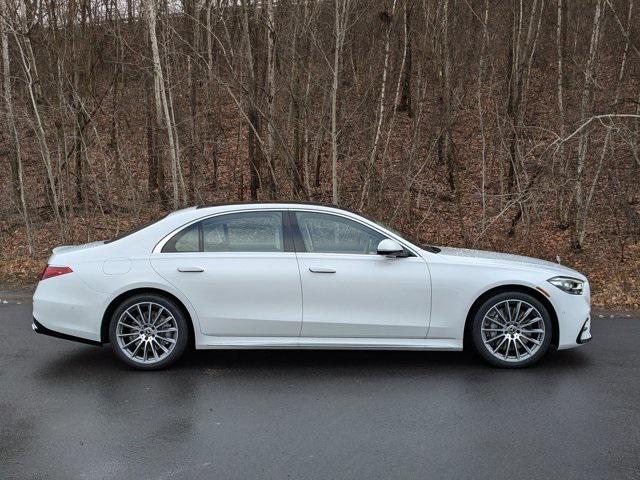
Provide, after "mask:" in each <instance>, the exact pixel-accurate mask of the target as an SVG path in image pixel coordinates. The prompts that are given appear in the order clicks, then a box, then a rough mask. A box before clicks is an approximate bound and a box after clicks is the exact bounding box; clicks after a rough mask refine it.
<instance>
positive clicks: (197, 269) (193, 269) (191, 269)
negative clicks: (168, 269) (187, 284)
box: [178, 267, 204, 273]
mask: <svg viewBox="0 0 640 480" xmlns="http://www.w3.org/2000/svg"><path fill="white" fill-rule="evenodd" d="M178 271H179V272H185V273H186V272H193V273H199V272H204V268H202V267H178Z"/></svg>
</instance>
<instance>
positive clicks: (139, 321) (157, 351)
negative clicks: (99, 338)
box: [109, 294, 189, 370]
mask: <svg viewBox="0 0 640 480" xmlns="http://www.w3.org/2000/svg"><path fill="white" fill-rule="evenodd" d="M188 338H189V329H188V328H187V322H186V320H185V317H184V315H183V313H182V311H181V309H180V308H178V306H177V305H176V304H175V303H174V302H173V301H171V300H169V299H168V298H165V297H163V296H161V295H155V294H140V295H134V296H132V297H130V298H128V299H127V300H125V301H124V302H123V303H122V304H121V305H120V306H119V307H118V308H117V309H116V311H115V312H114V313H113V316H112V317H111V323H110V325H109V339H110V341H111V347H112V349H113V352H114V354H115V355H116V357H118V358H119V359H120V360H122V361H123V362H124V363H126V364H127V365H129V366H131V367H134V368H137V369H140V370H157V369H161V368H166V367H168V366H169V365H171V364H173V363H174V362H175V361H176V360H178V358H180V356H181V355H182V353H183V352H184V350H185V348H186V346H187V342H188Z"/></svg>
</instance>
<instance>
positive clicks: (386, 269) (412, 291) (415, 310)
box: [292, 210, 431, 338]
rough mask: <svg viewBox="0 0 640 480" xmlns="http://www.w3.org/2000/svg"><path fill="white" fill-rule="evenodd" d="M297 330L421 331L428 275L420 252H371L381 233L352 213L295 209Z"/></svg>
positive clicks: (401, 334) (344, 333) (399, 334)
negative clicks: (350, 215) (298, 283)
mask: <svg viewBox="0 0 640 480" xmlns="http://www.w3.org/2000/svg"><path fill="white" fill-rule="evenodd" d="M292 221H293V228H294V232H295V235H296V250H297V257H298V264H299V266H300V278H301V281H302V296H303V321H302V336H303V337H394V338H425V337H426V335H427V329H428V326H429V304H430V292H431V288H430V279H429V270H428V268H427V265H426V263H425V261H424V259H423V258H421V257H420V256H417V255H414V254H413V253H410V252H408V253H409V256H406V257H393V258H392V257H387V256H382V255H377V246H378V243H379V242H380V241H381V240H383V239H385V238H387V237H386V236H385V235H384V234H383V233H382V232H381V231H378V230H375V229H373V228H371V227H369V226H367V225H365V224H364V223H362V222H359V221H356V220H355V219H353V218H348V217H346V216H341V215H338V214H333V213H323V212H318V211H303V210H300V211H294V212H293V218H292Z"/></svg>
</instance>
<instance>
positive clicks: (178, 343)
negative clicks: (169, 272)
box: [109, 293, 189, 370]
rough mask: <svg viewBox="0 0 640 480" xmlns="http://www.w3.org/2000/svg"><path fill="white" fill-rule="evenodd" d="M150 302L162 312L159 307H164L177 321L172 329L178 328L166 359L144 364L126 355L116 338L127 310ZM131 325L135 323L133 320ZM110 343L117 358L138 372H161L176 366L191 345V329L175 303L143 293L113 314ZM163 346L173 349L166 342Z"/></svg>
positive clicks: (125, 303) (110, 324) (158, 296)
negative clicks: (173, 365)
mask: <svg viewBox="0 0 640 480" xmlns="http://www.w3.org/2000/svg"><path fill="white" fill-rule="evenodd" d="M149 302H150V303H152V304H153V305H154V308H158V309H159V310H161V309H160V308H159V307H162V308H163V309H165V310H166V311H167V312H169V314H170V315H171V317H173V319H175V322H172V325H175V327H172V328H177V332H175V333H172V334H171V335H175V336H176V338H175V344H174V345H173V348H172V349H170V351H169V353H168V354H166V356H165V357H164V358H162V359H160V360H158V361H154V363H143V362H142V361H139V360H136V359H134V358H132V357H131V356H130V355H129V354H127V353H125V351H124V350H123V348H122V347H121V345H120V344H119V342H118V339H117V336H116V330H117V326H118V320H119V319H120V317H122V316H123V315H125V312H126V311H127V309H129V308H130V307H132V306H134V305H136V304H140V303H149ZM164 315H166V312H165V313H164ZM130 323H133V320H132V321H131V322H130ZM137 327H138V325H137V324H136V329H137ZM132 331H133V330H132ZM131 335H134V334H133V333H132V334H131ZM165 335H166V334H165ZM109 341H110V342H111V349H112V350H113V353H114V355H115V356H116V358H118V359H119V360H121V361H122V362H124V363H125V364H127V365H128V366H130V367H133V368H136V369H138V370H161V369H164V368H167V367H169V366H170V365H172V364H174V363H175V362H176V361H177V360H178V359H179V358H180V357H181V356H182V354H183V353H184V351H185V349H186V347H187V345H188V343H189V327H188V325H187V320H186V318H185V316H184V313H183V312H182V309H181V308H180V307H178V306H177V305H176V303H175V302H173V301H172V300H170V299H168V298H167V297H164V296H162V295H158V294H153V293H141V294H138V295H133V296H132V297H129V298H127V299H126V300H125V301H123V302H122V303H121V304H120V305H119V306H118V308H116V310H115V311H114V312H113V315H112V316H111V320H110V323H109ZM157 344H158V342H155V344H154V345H157ZM163 344H164V345H167V348H171V347H170V344H168V343H166V342H163ZM143 345H144V344H143ZM154 348H155V349H156V350H157V351H158V352H160V349H159V348H157V347H154ZM163 354H165V353H164V352H161V355H163Z"/></svg>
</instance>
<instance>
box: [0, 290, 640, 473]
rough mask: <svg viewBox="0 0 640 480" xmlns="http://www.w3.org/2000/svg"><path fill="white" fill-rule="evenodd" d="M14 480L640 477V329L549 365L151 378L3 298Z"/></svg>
mask: <svg viewBox="0 0 640 480" xmlns="http://www.w3.org/2000/svg"><path fill="white" fill-rule="evenodd" d="M0 328H1V331H2V333H3V335H2V336H1V337H0V479H3V480H8V479H14V478H19V479H22V478H25V479H35V478H37V479H48V478H53V479H65V480H70V479H103V478H108V479H112V478H122V479H133V478H139V479H147V478H148V479H174V478H175V479H243V480H244V479H254V478H255V479H288V478H291V479H307V478H315V479H355V478H363V479H394V478H398V479H414V478H415V479H418V478H419V479H458V478H473V479H485V478H486V479H546V478H550V479H556V478H557V479H590V478H593V479H638V478H640V348H639V345H640V318H639V315H638V314H632V315H631V316H626V315H624V316H620V317H617V316H616V317H613V318H609V316H608V315H604V317H603V318H600V317H599V316H596V318H595V319H594V321H593V327H592V331H593V335H594V340H593V341H592V342H591V343H590V344H588V345H586V346H584V347H582V348H579V349H576V350H570V351H562V352H556V353H553V354H552V355H550V356H548V357H547V358H546V359H544V360H543V361H542V362H541V363H540V364H538V365H537V366H535V367H532V368H529V369H525V370H499V369H495V368H491V367H489V366H487V365H485V364H484V363H482V362H481V361H480V360H479V359H478V358H476V357H475V356H474V355H472V354H469V353H451V352H449V353H445V352H443V353H436V352H433V353H431V352H372V351H360V352H346V351H340V352H330V351H298V352H296V351H290V350H288V351H199V352H189V353H188V354H187V356H186V357H185V358H183V359H182V360H181V361H180V363H179V364H177V365H176V366H175V367H174V368H172V369H170V370H167V371H160V372H138V371H132V370H129V369H127V368H126V367H125V366H123V365H121V364H119V363H117V362H116V361H115V359H114V358H113V356H112V354H111V350H110V348H109V347H108V346H105V347H103V348H98V347H91V346H87V345H82V344H77V343H72V342H68V341H65V340H59V339H55V338H50V337H46V336H42V335H38V334H35V333H33V332H32V331H31V305H30V304H29V303H28V302H26V303H25V302H21V304H18V303H16V301H15V300H11V301H9V302H8V303H2V302H1V301H0Z"/></svg>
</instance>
